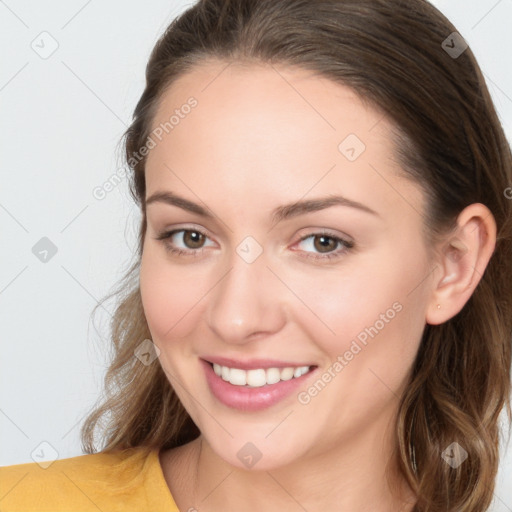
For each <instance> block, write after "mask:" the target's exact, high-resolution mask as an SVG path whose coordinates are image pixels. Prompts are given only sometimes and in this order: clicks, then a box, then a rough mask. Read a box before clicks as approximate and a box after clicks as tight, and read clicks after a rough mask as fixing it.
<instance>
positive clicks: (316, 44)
mask: <svg viewBox="0 0 512 512" xmlns="http://www.w3.org/2000/svg"><path fill="white" fill-rule="evenodd" d="M454 32H456V28H455V27H454V26H453V25H452V24H451V23H450V22H449V21H448V20H447V19H446V18H445V16H443V15H442V14H441V13H440V12H439V11H438V10H437V9H436V8H435V7H434V6H432V5H431V4H430V3H428V2H427V1H426V0H318V1H316V0H314V1H312V0H201V1H199V2H197V3H196V4H194V5H193V6H192V7H190V8H188V9H187V10H186V11H184V12H183V13H182V14H181V15H179V16H178V17H177V18H176V19H174V20H173V21H172V22H171V24H170V25H169V26H168V27H167V29H166V30H165V31H164V33H163V34H162V35H161V37H160V38H159V40H158V41H157V43H156V45H155V47H154V48H153V50H152V53H151V55H150V57H149V61H148V64H147V67H146V84H145V89H144V91H143V93H142V95H141V97H140V99H139V101H138V103H137V105H136V107H135V111H134V114H133V121H132V123H131V125H130V126H129V128H128V129H127V130H126V132H125V133H124V135H123V139H122V142H123V157H125V159H126V164H127V167H128V168H129V171H130V173H129V182H130V192H131V195H132V196H133V199H134V201H135V202H136V204H137V205H138V207H140V211H141V222H140V230H139V236H138V251H137V253H136V254H135V255H134V261H133V264H132V265H131V267H130V268H129V270H128V271H127V272H126V273H125V274H124V276H123V278H122V280H121V281H120V283H119V285H118V287H117V289H115V290H114V291H113V292H112V293H111V294H109V296H108V298H111V297H115V298H116V299H117V306H116V310H115V312H114V315H113V318H112V323H111V332H110V338H111V361H110V363H109V364H110V366H109V367H108V369H107V371H106V375H105V387H104V393H103V395H102V397H101V398H100V399H98V402H97V403H96V404H95V406H94V408H93V410H92V411H91V412H90V414H89V416H88V417H87V419H86V421H85V422H84V424H83V426H82V430H81V436H82V445H83V449H84V451H85V452H86V453H94V452H96V451H112V450H118V449H125V448H132V447H138V446H146V447H148V448H159V449H167V448H171V447H175V446H179V445H181V444H184V443H186V442H188V441H190V440H192V439H194V438H195V437H197V436H198V434H199V430H198V428H197V426H196V425H195V424H194V423H193V421H192V420H191V418H190V416H189V415H188V413H187V411H186V410H185V409H184V407H183V405H182V404H181V402H180V400H179V399H178V397H177V395H176V394H175V392H174V390H173V388H172V386H171V385H170V383H169V381H168V379H167V378H166V375H165V373H164V371H163V369H162V368H161V366H160V364H151V365H144V364H141V363H140V361H139V360H138V359H137V358H136V357H134V351H135V349H136V348H137V346H138V345H139V344H140V343H141V341H142V340H144V339H146V338H151V334H150V332H149V329H148V325H147V322H146V319H145V316H144V310H143V307H142V302H141V295H140V289H139V285H138V270H139V268H140V260H141V256H142V250H143V242H144V236H145V232H146V213H145V204H144V203H145V193H146V189H145V164H146V158H145V157H142V158H138V159H136V160H134V159H133V155H134V154H137V155H140V151H139V150H140V148H141V147H143V146H144V145H145V144H146V143H147V140H148V137H149V136H150V133H151V129H152V123H153V121H154V119H155V113H156V110H157V108H158V103H159V100H160V99H161V98H162V95H163V93H164V92H165V91H166V90H167V89H168V87H170V86H172V84H173V82H174V81H175V80H176V79H177V78H179V77H180V76H182V75H183V74H185V73H187V72H188V71H190V70H192V69H193V68H194V66H196V65H199V64H201V63H203V62H205V61H207V60H211V59H215V60H220V61H223V62H226V63H230V62H235V61H236V62H247V63H251V62H254V63H264V64H280V65H286V66H290V67H295V68H301V69H304V70H309V71H313V72H315V73H317V74H318V76H321V77H324V78H328V79H330V80H332V81H334V82H336V83H339V84H341V85H344V86H348V87H351V88H352V89H353V90H354V91H355V92H356V93H357V94H358V95H359V96H360V97H361V98H362V99H363V100H364V101H365V102H367V103H368V104H369V105H370V106H372V107H373V108H375V109H378V110H379V111H381V112H382V113H383V114H385V115H386V116H387V118H388V119H389V120H390V121H391V122H392V123H393V126H395V127H396V130H395V132H394V133H395V135H394V136H393V143H394V148H395V151H396V155H397V157H398V159H399V160H398V161H399V163H400V167H401V170H403V172H404V174H405V175H406V176H408V177H409V178H410V179H411V180H413V181H414V182H416V183H417V184H418V185H419V186H421V188H422V190H423V191H424V193H425V197H426V198H427V200H428V204H427V211H426V216H425V218H424V229H425V232H426V234H427V236H428V239H429V240H431V241H435V240H437V239H438V237H440V236H443V235H446V234H447V233H450V232H451V230H453V229H454V226H455V225H456V218H457V215H458V214H459V213H460V212H461V211H462V210H463V209H464V208H465V207H466V206H468V205H470V204H472V203H483V204H484V205H486V206H487V207H488V208H489V209H490V211H491V212H492V214H493V215H494V217H495V220H496V224H497V242H496V247H495V250H494V253H493V255H492V257H491V259H490V262H489V264H488V266H487V268H486V270H485V273H484V275H483V276H482V278H481V280H480V282H479V284H478V286H477V287H476V289H475V291H474V292H473V294H472V296H471V297H470V299H469V300H468V302H467V303H466V304H465V306H464V308H463V309H462V310H461V311H460V313H458V314H457V315H455V316H454V317H453V318H451V319H450V320H448V321H446V322H445V323H443V324H441V325H425V329H424V331H423V336H422V340H421V343H420V347H419V350H418V353H417V356H416V358H415V361H414V364H413V368H412V369H411V373H410V382H409V383H408V385H407V387H406V389H405V391H404V393H403V396H401V397H400V403H399V411H398V418H397V422H396V429H395V434H396V441H397V446H398V449H397V450H396V452H395V456H396V464H397V466H398V467H399V469H400V472H401V474H402V475H403V477H404V478H405V479H406V480H407V482H408V483H409V485H410V486H411V487H412V489H413V491H414V492H415V494H416V495H417V503H416V505H415V508H414V511H415V512H433V511H446V512H451V511H457V512H469V511H471V512H484V511H486V510H487V509H488V507H489V506H490V504H491V502H492V499H493V490H494V488H495V480H496V475H497V471H498V467H499V449H500V432H501V430H500V425H499V415H500V412H501V411H502V410H503V407H504V406H506V411H507V414H508V420H509V423H510V421H511V416H512V415H511V407H510V391H511V380H510V378H511V347H512V246H511V243H512V241H511V233H512V226H511V222H512V214H511V208H512V200H511V199H510V194H507V190H508V191H509V192H510V191H511V189H510V187H511V186H512V157H511V150H510V145H509V143H508V142H507V139H506V137H505V135H504V131H503V128H502V126H501V123H500V121H499V118H498V115H497V113H496V110H495V107H494V105H493V102H492V100H491V96H490V94H489V91H488V88H487V86H486V83H485V79H484V77H483V74H482V71H481V69H480V67H479V65H478V63H477V62H476V59H475V57H474V54H473V53H472V51H471V48H467V49H466V50H465V51H463V52H462V53H461V54H460V55H458V56H455V55H454V54H453V53H452V54H450V52H449V51H446V50H447V48H446V44H444V45H443V42H444V41H447V40H448V41H449V42H450V43H451V44H449V46H451V47H453V46H454V44H455V43H454V41H455V40H457V41H459V42H460V38H457V39H453V37H454V36H453V33H454ZM450 36H451V37H452V39H449V37H450ZM196 112H198V111H196ZM195 115H196V114H195ZM507 196H508V197H507ZM95 309H96V308H95ZM96 435H98V436H99V438H100V440H101V441H100V443H101V444H100V446H99V447H98V448H97V447H96V445H95V443H96V441H95V437H96ZM454 442H456V443H458V444H459V445H460V446H461V447H462V448H463V449H464V450H465V451H466V452H467V454H468V456H467V459H466V460H465V461H464V462H463V463H462V464H460V465H459V466H458V467H451V465H449V464H447V463H446V462H445V461H444V460H443V458H442V456H441V455H442V453H443V451H444V450H445V449H446V448H447V447H448V446H450V445H451V444H452V443H454ZM411 447H412V448H411Z"/></svg>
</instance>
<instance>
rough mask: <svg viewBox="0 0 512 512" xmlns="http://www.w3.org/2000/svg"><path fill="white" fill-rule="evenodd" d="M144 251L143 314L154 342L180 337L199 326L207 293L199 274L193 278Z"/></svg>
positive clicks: (141, 287)
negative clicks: (199, 318)
mask: <svg viewBox="0 0 512 512" xmlns="http://www.w3.org/2000/svg"><path fill="white" fill-rule="evenodd" d="M155 252H156V251H153V252H152V251H150V250H148V251H146V252H144V254H143V257H142V260H141V267H140V292H141V298H142V304H143V307H144V314H145V316H146V319H147V322H148V326H149V329H150V331H151V334H152V336H153V338H154V340H157V341H158V340H165V339H168V338H183V337H185V336H187V334H188V333H189V332H190V330H191V329H193V328H194V326H196V325H197V323H198V317H199V316H200V315H201V313H202V310H203V307H204V302H205V301H203V300H202V299H203V298H204V297H205V296H206V294H207V292H208V281H207V279H206V276H203V275H202V274H201V272H200V271H198V272H197V273H194V275H193V276H192V275H191V274H190V272H184V271H183V268H181V267H180V266H179V265H172V264H170V263H169V262H168V261H166V260H165V257H162V256H160V255H157V254H155Z"/></svg>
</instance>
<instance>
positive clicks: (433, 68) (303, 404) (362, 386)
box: [0, 0, 512, 512]
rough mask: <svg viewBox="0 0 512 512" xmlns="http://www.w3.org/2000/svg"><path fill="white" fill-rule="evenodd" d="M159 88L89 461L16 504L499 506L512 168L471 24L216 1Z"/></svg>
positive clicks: (200, 10) (135, 183)
mask: <svg viewBox="0 0 512 512" xmlns="http://www.w3.org/2000/svg"><path fill="white" fill-rule="evenodd" d="M146 80H147V83H146V88H145V91H144V93H143V95H142V97H141V98H140V100H139V102H138V104H137V106H136V109H135V113H134V120H133V123H132V124H131V126H130V127H129V129H128V130H127V132H126V137H125V148H126V161H127V164H128V166H129V167H130V168H131V170H132V173H133V174H132V182H131V185H132V194H133V197H134V199H135V201H136V202H137V204H138V205H139V206H140V207H141V213H142V222H141V227H140V237H139V242H140V244H139V251H138V255H137V256H138V259H137V261H136V262H135V264H134V265H133V267H132V269H131V271H130V273H129V274H127V276H126V278H125V281H124V283H123V285H124V287H123V288H121V289H120V290H119V293H120V294H121V293H124V295H123V296H122V301H121V303H120V305H119V307H118V309H117V311H116V315H115V318H114V322H113V336H112V339H113V342H114V347H115V357H114V360H113V361H112V364H111V366H110V368H109V370H108V372H107V376H106V390H107V397H106V399H105V401H104V402H103V403H100V404H98V407H97V408H96V410H95V411H93V412H92V413H91V415H90V416H89V418H88V419H87V421H86V422H85V424H84V426H83V429H82V436H83V444H84V450H85V451H86V452H87V453H88V455H84V456H80V457H74V458H70V459H65V460H60V461H56V462H54V463H53V464H52V465H51V466H49V467H48V468H47V469H44V470H42V469H41V468H40V467H38V466H37V465H36V464H29V465H26V464H24V465H18V466H11V467H8V468H2V469H1V473H0V477H1V479H0V480H1V481H2V484H0V485H1V486H2V488H1V491H2V495H6V493H7V495H6V496H5V498H4V500H3V501H2V502H0V504H1V506H2V510H21V509H23V510H29V509H30V510H43V509H45V510H96V509H100V510H162V511H163V510H181V511H186V510H188V511H193V510H198V511H201V512H203V511H212V510H222V511H232V510H244V511H252V510H262V509H263V510H266V511H269V512H272V511H273V510H280V511H282V510H286V511H294V510H308V511H316V510H322V511H340V510H347V511H354V510H366V509H370V508H371V509H372V510H378V511H386V512H387V511H416V512H419V511H422V512H423V511H437V510H443V511H455V510H457V511H471V512H477V511H485V510H487V509H488V507H489V506H490V504H491V502H492V498H493V489H494V485H495V477H496V472H497V469H498V464H499V453H498V442H499V428H498V416H499V413H500V411H501V410H502V408H503V405H505V404H507V413H508V417H509V419H510V417H511V411H510V407H509V398H510V363H511V359H510V350H511V336H512V305H511V304H512V290H511V285H510V283H511V282H512V257H511V256H512V254H511V252H512V251H511V230H512V227H511V222H512V215H511V201H510V199H509V197H510V194H508V193H507V191H509V190H510V186H511V183H512V158H511V153H510V147H509V145H508V143H507V141H506V138H505V136H504V133H503V130H502V127H501V125H500V122H499V120H498V117H497V115H496V111H495V109H494V106H493V104H492V101H491V98H490V96H489V92H488V90H487V88H486V85H485V82H484V79H483V77H482V74H481V71H480V69H479V67H478V65H477V63H476V61H475V58H474V56H473V54H472V52H471V50H470V49H469V48H468V47H467V45H466V44H465V42H464V40H463V39H462V37H461V36H460V35H459V34H458V33H457V32H456V29H455V28H454V27H453V26H452V25H451V24H450V23H449V22H448V21H447V20H446V19H445V18H444V17H443V16H442V15H441V14H440V13H439V12H438V11H437V10H436V9H435V8H434V7H432V6H431V5H430V4H429V3H427V2H426V1H424V0H414V1H411V0H408V1H407V2H406V1H403V0H393V1H389V0H357V1H355V0H322V1H319V2H311V1H306V0H280V1H279V2H275V1H271V0H258V1H248V0H229V1H225V0H204V1H201V2H199V3H197V4H196V5H194V6H193V7H191V8H190V9H188V10H187V11H186V12H185V13H183V14H182V15H181V16H180V17H179V18H178V19H177V20H175V21H174V22H173V23H172V24H171V25H170V26H169V27H168V29H167V30H166V32H165V34H164V35H163V36H162V37H161V38H160V40H159V41H158V43H157V45H156V47H155V48H154V50H153V53H152V55H151V57H150V59H149V63H148V66H147V70H146ZM104 418H107V419H106V423H102V421H103V420H104ZM97 429H99V430H100V433H101V434H102V441H101V444H102V446H101V448H100V450H99V451H98V452H97V449H96V447H95V443H94V434H95V432H96V430H97ZM96 452H97V453H96ZM24 478H26V480H23V479H24ZM31 507H32V508H31Z"/></svg>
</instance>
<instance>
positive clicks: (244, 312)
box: [206, 252, 286, 344]
mask: <svg viewBox="0 0 512 512" xmlns="http://www.w3.org/2000/svg"><path fill="white" fill-rule="evenodd" d="M230 264H231V267H230V269H229V271H228V272H227V273H224V277H222V278H221V280H220V282H218V284H217V285H216V286H215V287H214V288H213V290H212V291H211V293H210V294H209V296H210V299H209V303H208V308H207V314H206V318H207V322H208V325H209V327H210V329H211V330H212V331H213V332H214V333H215V334H216V335H217V336H218V337H219V338H220V339H221V340H223V341H224V342H226V343H231V344H244V343H248V342H250V341H254V340H256V339H259V338H261V337H262V336H268V335H271V334H274V333H276V332H278V331H279V330H280V329H282V327H283V326H284V324H285V323H286V307H285V303H284V301H285V299H286V294H285V291H284V290H285V287H284V286H283V284H282V283H281V282H280V281H279V279H277V278H276V276H275V275H274V274H273V273H272V272H271V271H270V270H269V268H267V261H266V258H265V253H263V254H261V255H260V256H259V257H258V258H257V259H256V260H255V261H253V262H252V263H247V262H246V261H244V260H243V259H242V258H241V257H240V256H239V255H238V254H237V253H236V252H234V253H233V257H232V258H231V259H230Z"/></svg>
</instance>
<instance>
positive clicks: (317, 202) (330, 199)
mask: <svg viewBox="0 0 512 512" xmlns="http://www.w3.org/2000/svg"><path fill="white" fill-rule="evenodd" d="M153 203H164V204H169V205H172V206H177V207H179V208H182V209H183V210H187V211H189V212H191V213H195V214H197V215H200V216H201V217H205V218H208V219H213V218H214V215H213V214H212V213H210V211H208V210H207V209H206V208H203V207H202V206H200V205H199V204H197V203H194V202H192V201H189V200H188V199H185V198H184V197H180V196H178V195H176V194H174V193H173V192H167V191H166V192H155V193H154V194H152V195H151V196H150V197H148V198H147V199H146V201H145V205H146V206H147V205H148V204H153ZM331 206H348V207H350V208H355V209H358V210H360V211H362V212H365V213H369V214H371V215H375V216H377V217H380V215H379V214H378V213H377V212H376V211H375V210H372V209H371V208H370V207H369V206H366V205H364V204H362V203H359V202H358V201H353V200H352V199H348V198H346V197H343V196H340V195H329V196H326V197H320V198H317V199H309V200H303V201H297V202H295V203H290V204H287V205H283V206H279V207H277V208H275V209H274V210H273V212H272V220H273V222H274V223H277V222H281V221H283V220H287V219H291V218H292V217H298V216H299V215H303V214H305V213H311V212H317V211H320V210H324V209H326V208H330V207H331Z"/></svg>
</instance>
